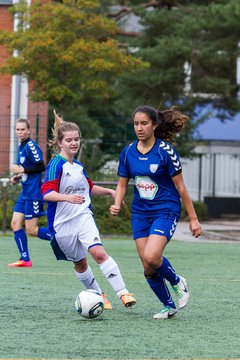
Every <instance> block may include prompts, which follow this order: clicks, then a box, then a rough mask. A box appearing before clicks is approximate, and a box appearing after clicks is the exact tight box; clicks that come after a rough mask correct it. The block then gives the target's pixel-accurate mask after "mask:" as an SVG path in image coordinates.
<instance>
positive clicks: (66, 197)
mask: <svg viewBox="0 0 240 360" xmlns="http://www.w3.org/2000/svg"><path fill="white" fill-rule="evenodd" d="M43 198H44V200H45V201H52V202H63V201H67V202H70V203H72V204H83V203H84V201H85V198H84V196H82V195H75V194H60V193H58V192H56V191H51V192H49V193H47V194H46V195H44V197H43Z"/></svg>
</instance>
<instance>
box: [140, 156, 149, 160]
mask: <svg viewBox="0 0 240 360" xmlns="http://www.w3.org/2000/svg"><path fill="white" fill-rule="evenodd" d="M138 160H148V158H147V157H140V156H139V158H138Z"/></svg>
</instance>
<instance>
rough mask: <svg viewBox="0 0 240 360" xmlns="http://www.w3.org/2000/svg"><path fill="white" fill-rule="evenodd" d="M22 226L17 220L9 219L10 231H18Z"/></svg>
mask: <svg viewBox="0 0 240 360" xmlns="http://www.w3.org/2000/svg"><path fill="white" fill-rule="evenodd" d="M21 228H22V225H21V224H20V223H19V221H16V220H14V219H13V220H12V221H11V229H12V231H18V230H20V229H21Z"/></svg>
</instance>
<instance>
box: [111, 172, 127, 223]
mask: <svg viewBox="0 0 240 360" xmlns="http://www.w3.org/2000/svg"><path fill="white" fill-rule="evenodd" d="M129 180H130V179H128V178H121V177H120V178H119V181H118V185H117V188H116V196H115V203H114V205H112V206H111V207H110V209H109V210H110V214H112V215H114V216H115V215H118V214H119V212H120V210H121V205H122V204H123V199H124V196H125V194H126V191H127V187H128V182H129Z"/></svg>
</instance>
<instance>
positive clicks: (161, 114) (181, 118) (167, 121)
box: [154, 107, 189, 142]
mask: <svg viewBox="0 0 240 360" xmlns="http://www.w3.org/2000/svg"><path fill="white" fill-rule="evenodd" d="M157 114H158V119H159V125H158V126H157V127H156V129H155V132H154V133H155V136H156V137H157V138H160V139H162V140H165V141H169V142H173V141H174V139H175V137H176V134H177V133H179V132H180V131H181V130H182V129H183V128H184V126H185V124H186V122H187V121H188V120H189V117H188V116H187V115H185V114H183V113H182V112H181V111H178V110H176V109H175V108H174V107H173V108H171V109H169V110H163V111H158V112H157Z"/></svg>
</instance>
